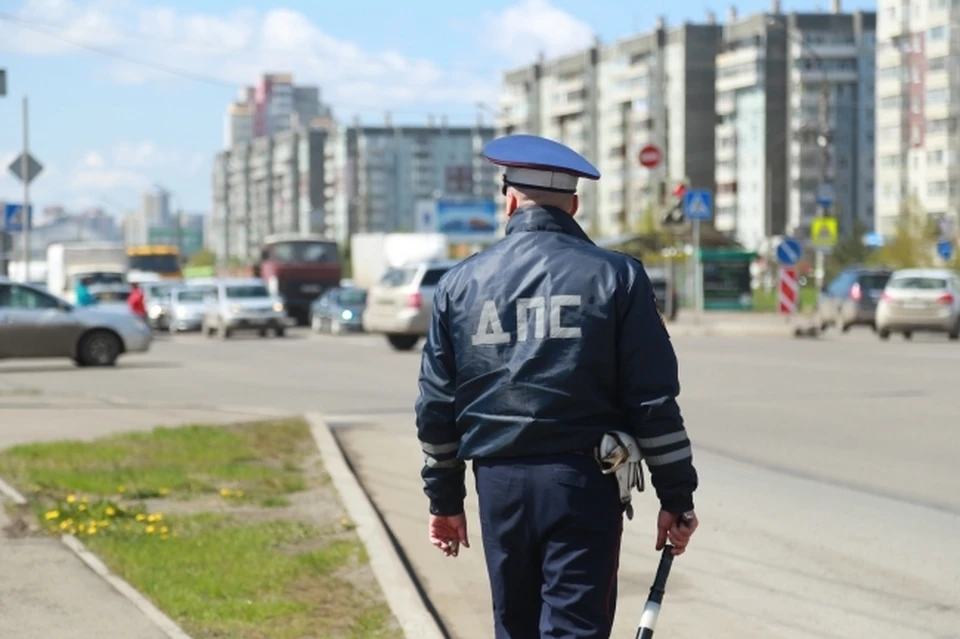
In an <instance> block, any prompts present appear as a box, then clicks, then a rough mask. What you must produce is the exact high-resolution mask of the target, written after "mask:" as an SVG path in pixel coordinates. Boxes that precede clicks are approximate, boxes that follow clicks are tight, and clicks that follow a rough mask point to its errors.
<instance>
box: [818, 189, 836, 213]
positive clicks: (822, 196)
mask: <svg viewBox="0 0 960 639" xmlns="http://www.w3.org/2000/svg"><path fill="white" fill-rule="evenodd" d="M834 197H835V196H834V192H833V185H832V184H826V183H824V184H821V185H820V186H818V187H817V205H818V206H821V207H823V208H825V209H829V208H830V207H831V206H833V200H834Z"/></svg>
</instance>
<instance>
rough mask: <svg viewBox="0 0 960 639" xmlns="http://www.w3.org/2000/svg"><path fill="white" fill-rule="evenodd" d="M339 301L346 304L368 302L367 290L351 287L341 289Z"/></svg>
mask: <svg viewBox="0 0 960 639" xmlns="http://www.w3.org/2000/svg"><path fill="white" fill-rule="evenodd" d="M337 302H338V303H340V304H345V305H354V306H355V305H358V304H366V302H367V292H366V291H365V290H363V289H359V288H350V289H344V290H342V291H340V293H339V295H337Z"/></svg>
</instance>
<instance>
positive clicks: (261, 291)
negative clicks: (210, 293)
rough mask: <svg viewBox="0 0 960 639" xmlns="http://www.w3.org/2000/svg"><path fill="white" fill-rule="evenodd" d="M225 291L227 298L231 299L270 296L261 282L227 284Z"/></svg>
mask: <svg viewBox="0 0 960 639" xmlns="http://www.w3.org/2000/svg"><path fill="white" fill-rule="evenodd" d="M226 292H227V298H228V299H232V300H236V299H251V298H255V297H270V292H269V291H267V287H266V286H263V285H261V284H247V285H241V286H228V287H226Z"/></svg>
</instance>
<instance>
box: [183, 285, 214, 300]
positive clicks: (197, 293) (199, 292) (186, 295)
mask: <svg viewBox="0 0 960 639" xmlns="http://www.w3.org/2000/svg"><path fill="white" fill-rule="evenodd" d="M215 290H216V289H214V288H191V289H190V290H187V291H180V292H178V293H177V300H178V301H180V302H202V301H203V300H204V299H205V298H206V297H207V295H210V294H211V293H213V292H214V291H215Z"/></svg>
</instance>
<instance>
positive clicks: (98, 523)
mask: <svg viewBox="0 0 960 639" xmlns="http://www.w3.org/2000/svg"><path fill="white" fill-rule="evenodd" d="M97 525H98V526H100V527H101V528H106V527H107V526H109V525H110V522H109V521H107V520H106V519H103V520H101V521H98V522H97Z"/></svg>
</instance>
